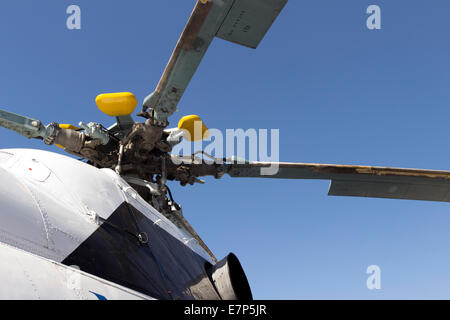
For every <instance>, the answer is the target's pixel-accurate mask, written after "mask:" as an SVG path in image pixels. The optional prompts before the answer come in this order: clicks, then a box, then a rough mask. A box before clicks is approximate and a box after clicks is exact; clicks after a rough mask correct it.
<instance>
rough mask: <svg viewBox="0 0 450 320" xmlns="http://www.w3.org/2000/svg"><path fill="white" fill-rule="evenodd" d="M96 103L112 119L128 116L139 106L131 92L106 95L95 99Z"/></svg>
mask: <svg viewBox="0 0 450 320" xmlns="http://www.w3.org/2000/svg"><path fill="white" fill-rule="evenodd" d="M95 103H96V104H97V107H98V108H99V109H100V111H102V112H103V113H105V114H107V115H108V116H111V117H119V116H128V115H130V114H131V113H132V112H133V110H134V109H135V108H136V106H137V100H136V97H135V96H134V94H132V93H130V92H118V93H104V94H101V95H99V96H97V98H95Z"/></svg>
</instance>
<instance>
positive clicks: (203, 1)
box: [200, 0, 208, 4]
mask: <svg viewBox="0 0 450 320" xmlns="http://www.w3.org/2000/svg"><path fill="white" fill-rule="evenodd" d="M200 2H201V3H203V4H205V3H207V2H208V0H200Z"/></svg>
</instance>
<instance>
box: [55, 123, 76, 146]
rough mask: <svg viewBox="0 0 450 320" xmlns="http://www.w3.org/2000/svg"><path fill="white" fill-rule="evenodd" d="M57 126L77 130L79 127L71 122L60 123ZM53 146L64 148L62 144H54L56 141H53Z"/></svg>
mask: <svg viewBox="0 0 450 320" xmlns="http://www.w3.org/2000/svg"><path fill="white" fill-rule="evenodd" d="M59 127H60V128H61V129H66V130H78V129H80V128H78V127H76V126H74V125H73V124H60V125H59ZM55 146H57V147H58V148H61V149H65V148H64V147H63V146H62V145H60V144H56V143H55Z"/></svg>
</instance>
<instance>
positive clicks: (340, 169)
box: [231, 162, 450, 179]
mask: <svg viewBox="0 0 450 320" xmlns="http://www.w3.org/2000/svg"><path fill="white" fill-rule="evenodd" d="M270 165H271V164H270V163H264V162H253V163H251V164H242V165H239V164H234V165H231V167H233V168H237V169H238V170H241V169H244V168H249V169H250V168H261V167H269V166H270ZM272 165H273V164H272ZM278 166H279V168H280V169H283V168H286V169H299V170H302V169H303V170H304V171H309V172H311V173H316V174H330V175H331V174H366V175H376V176H409V177H424V178H432V179H450V171H442V170H425V169H409V168H392V167H373V166H354V165H336V164H316V163H289V162H280V163H278ZM269 178H270V176H269Z"/></svg>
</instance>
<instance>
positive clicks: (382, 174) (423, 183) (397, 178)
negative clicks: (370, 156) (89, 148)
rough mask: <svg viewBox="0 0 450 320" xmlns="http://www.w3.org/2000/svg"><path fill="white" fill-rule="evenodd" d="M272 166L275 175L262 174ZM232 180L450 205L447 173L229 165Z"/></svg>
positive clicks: (298, 164)
mask: <svg viewBox="0 0 450 320" xmlns="http://www.w3.org/2000/svg"><path fill="white" fill-rule="evenodd" d="M270 166H272V168H276V167H277V166H278V171H277V172H275V170H276V169H274V171H273V172H275V173H274V174H273V175H266V174H267V173H263V172H262V171H261V169H262V168H265V169H266V170H267V169H268V168H269V167H270ZM226 172H227V173H228V174H229V175H230V176H231V177H258V178H279V179H322V180H331V185H330V189H329V191H328V195H333V196H356V197H372V198H391V199H409V200H428V201H446V202H450V171H436V170H422V169H403V168H388V167H369V166H352V165H333V164H308V163H262V162H252V163H248V164H229V165H227V170H226Z"/></svg>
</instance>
